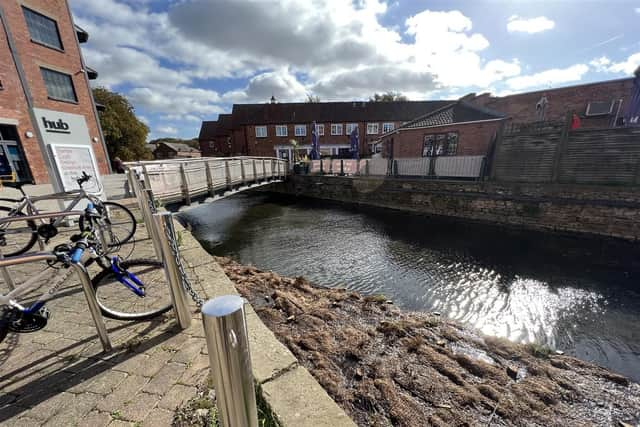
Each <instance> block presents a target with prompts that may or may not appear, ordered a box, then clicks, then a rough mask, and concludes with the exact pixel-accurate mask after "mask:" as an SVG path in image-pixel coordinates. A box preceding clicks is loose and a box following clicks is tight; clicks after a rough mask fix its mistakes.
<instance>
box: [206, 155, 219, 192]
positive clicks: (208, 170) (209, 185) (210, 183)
mask: <svg viewBox="0 0 640 427" xmlns="http://www.w3.org/2000/svg"><path fill="white" fill-rule="evenodd" d="M204 170H205V173H206V174H207V190H208V191H209V196H211V197H213V196H215V195H216V194H215V191H213V177H212V176H211V167H210V166H209V162H208V161H206V160H205V162H204Z"/></svg>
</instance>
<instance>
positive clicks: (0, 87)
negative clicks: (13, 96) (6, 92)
mask: <svg viewBox="0 0 640 427" xmlns="http://www.w3.org/2000/svg"><path fill="white" fill-rule="evenodd" d="M2 89H4V86H2V80H0V90H2Z"/></svg>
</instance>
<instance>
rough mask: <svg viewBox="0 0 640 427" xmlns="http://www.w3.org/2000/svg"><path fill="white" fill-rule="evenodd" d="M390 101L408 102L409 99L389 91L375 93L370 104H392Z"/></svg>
mask: <svg viewBox="0 0 640 427" xmlns="http://www.w3.org/2000/svg"><path fill="white" fill-rule="evenodd" d="M390 101H408V99H407V97H406V96H404V95H403V94H401V93H400V92H393V91H389V92H387V93H377V92H376V93H374V94H373V96H372V97H370V98H369V102H390Z"/></svg>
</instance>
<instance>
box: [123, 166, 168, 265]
mask: <svg viewBox="0 0 640 427" xmlns="http://www.w3.org/2000/svg"><path fill="white" fill-rule="evenodd" d="M128 173H129V175H130V182H131V184H133V185H132V190H133V192H134V194H135V196H136V199H137V200H138V207H139V208H140V213H141V214H142V220H143V221H144V225H145V227H146V229H147V235H148V236H149V239H151V242H152V244H153V249H154V251H155V253H156V258H158V259H162V251H161V250H160V247H159V246H158V237H157V236H156V235H157V232H156V228H155V224H154V222H153V218H152V213H153V211H152V209H151V200H150V199H149V195H148V194H147V192H148V193H150V194H153V193H152V192H151V190H147V191H145V190H143V189H142V187H141V186H140V181H139V180H138V178H137V177H136V174H135V171H134V170H133V169H129V171H128Z"/></svg>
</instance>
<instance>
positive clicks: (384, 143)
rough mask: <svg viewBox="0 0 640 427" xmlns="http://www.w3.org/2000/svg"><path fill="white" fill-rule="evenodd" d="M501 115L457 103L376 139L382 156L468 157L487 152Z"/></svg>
mask: <svg viewBox="0 0 640 427" xmlns="http://www.w3.org/2000/svg"><path fill="white" fill-rule="evenodd" d="M504 120H505V117H504V115H502V114H500V113H498V112H495V111H491V110H489V109H486V108H484V107H479V106H476V105H473V104H469V103H468V102H465V101H456V102H452V103H449V104H448V105H445V106H444V107H442V108H440V109H439V110H436V111H433V112H431V113H428V114H425V115H423V116H421V117H418V118H416V119H414V120H412V121H410V122H407V123H405V124H403V125H401V126H400V127H398V128H397V129H395V130H393V131H392V132H389V133H387V134H385V135H383V136H381V137H380V138H379V139H378V144H379V145H380V147H381V149H380V150H379V151H381V152H382V155H383V156H384V157H394V158H412V157H427V156H429V157H431V156H470V155H484V154H486V153H487V150H488V148H489V143H490V141H491V138H492V137H493V135H494V134H495V133H496V131H497V130H498V127H499V126H500V124H501V123H502V122H503V121H504Z"/></svg>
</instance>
